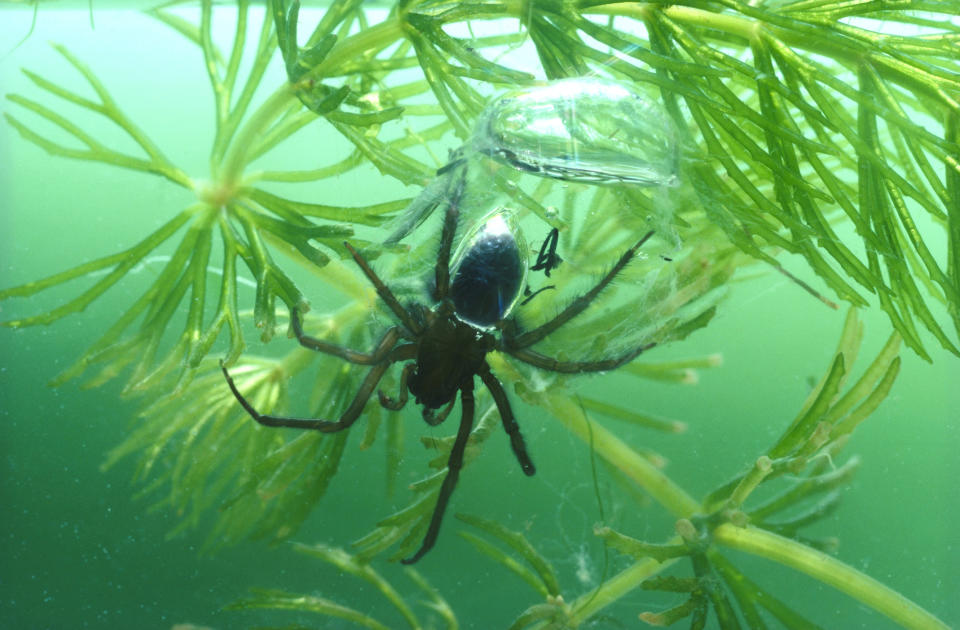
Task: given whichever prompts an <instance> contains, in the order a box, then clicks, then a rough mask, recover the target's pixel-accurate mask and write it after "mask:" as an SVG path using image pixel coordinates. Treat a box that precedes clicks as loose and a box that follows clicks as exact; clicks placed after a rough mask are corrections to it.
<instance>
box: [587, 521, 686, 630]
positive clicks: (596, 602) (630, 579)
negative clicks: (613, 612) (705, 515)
mask: <svg viewBox="0 0 960 630" xmlns="http://www.w3.org/2000/svg"><path fill="white" fill-rule="evenodd" d="M679 541H680V537H679V536H677V537H676V538H675V539H674V540H673V541H672V542H679ZM677 560H678V558H673V559H670V560H667V561H666V562H657V561H656V560H654V559H652V558H648V559H646V560H641V561H639V562H635V563H633V564H631V565H630V566H629V567H627V568H626V569H624V570H623V571H621V572H620V573H618V574H616V575H615V576H613V577H612V578H610V579H609V580H606V581H605V582H603V584H601V585H600V586H599V587H597V588H596V589H594V590H592V591H589V592H587V593H584V594H583V595H581V596H580V597H578V598H577V599H576V601H574V602H573V603H572V604H571V605H570V608H571V610H572V612H571V614H570V618H569V620H568V621H569V627H571V628H576V627H578V626H579V625H580V624H581V623H584V622H585V621H586V620H587V619H589V618H590V617H592V616H593V615H595V614H596V613H598V612H600V611H601V610H603V609H604V608H606V607H607V606H609V605H610V604H612V603H614V602H615V601H617V600H619V599H620V598H621V597H623V596H624V595H627V594H628V593H630V592H631V591H633V590H634V589H635V588H637V587H638V586H639V585H640V583H641V582H643V581H644V580H646V579H648V578H650V577H651V576H653V575H656V574H657V573H659V572H660V571H662V570H664V569H666V568H667V567H669V566H670V565H672V564H673V563H674V562H676V561H677Z"/></svg>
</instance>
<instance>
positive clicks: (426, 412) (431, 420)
mask: <svg viewBox="0 0 960 630" xmlns="http://www.w3.org/2000/svg"><path fill="white" fill-rule="evenodd" d="M455 402H457V398H456V397H454V398H453V400H451V401H450V404H448V405H447V406H446V407H444V408H443V411H441V412H440V413H438V414H436V415H434V413H433V409H428V408H426V407H424V408H423V421H424V422H426V423H427V424H429V425H430V426H431V427H435V426H437V425H438V424H440V423H442V422H443V421H444V420H446V419H447V416H449V415H450V411H451V410H452V409H453V404H454V403H455Z"/></svg>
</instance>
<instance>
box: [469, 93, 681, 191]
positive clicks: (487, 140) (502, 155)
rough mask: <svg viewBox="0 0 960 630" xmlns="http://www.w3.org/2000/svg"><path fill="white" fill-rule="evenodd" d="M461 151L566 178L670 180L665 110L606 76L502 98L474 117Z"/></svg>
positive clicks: (673, 168)
mask: <svg viewBox="0 0 960 630" xmlns="http://www.w3.org/2000/svg"><path fill="white" fill-rule="evenodd" d="M468 150H470V151H476V152H479V153H483V154H486V155H489V156H491V157H493V158H494V159H497V160H499V161H501V162H504V163H506V164H509V165H510V166H513V167H514V168H517V169H520V170H524V171H528V172H531V173H534V174H536V175H541V176H544V177H553V178H556V179H563V180H567V181H577V182H589V183H600V184H602V183H616V182H630V183H634V184H639V185H641V186H673V185H675V184H676V183H677V142H676V134H675V132H674V128H673V126H672V124H671V123H670V120H669V118H668V116H667V114H666V112H665V111H664V110H663V108H662V107H661V106H660V105H659V104H658V103H657V102H655V101H652V100H650V99H648V98H646V97H644V96H643V95H641V94H640V93H639V92H637V91H635V90H633V89H632V88H631V87H630V86H629V85H625V84H622V83H618V82H615V81H610V80H607V79H599V78H575V79H562V80H559V81H553V82H551V83H548V84H546V85H542V86H534V87H527V88H522V89H519V90H514V91H511V92H508V93H506V94H504V95H503V96H501V97H500V98H498V99H497V100H495V101H494V102H492V103H491V104H490V105H489V106H487V108H486V109H484V111H483V113H482V114H481V115H480V117H479V118H478V120H477V122H476V124H475V126H474V132H473V137H472V139H471V140H470V142H469V143H468Z"/></svg>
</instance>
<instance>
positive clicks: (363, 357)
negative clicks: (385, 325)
mask: <svg viewBox="0 0 960 630" xmlns="http://www.w3.org/2000/svg"><path fill="white" fill-rule="evenodd" d="M290 326H291V327H292V328H293V334H294V335H296V336H297V341H299V342H300V345H301V346H303V347H304V348H308V349H310V350H316V351H317V352H323V353H324V354H332V355H333V356H335V357H340V358H341V359H343V360H344V361H349V362H350V363H357V364H360V365H374V364H376V363H380V362H381V361H383V360H384V358H386V356H387V354H388V353H389V352H390V350H392V349H393V346H394V345H396V343H397V340H399V339H400V328H399V327H398V326H393V327H391V328H390V329H389V330H387V332H386V333H385V334H384V335H383V337H382V338H381V339H380V342H379V343H378V344H377V347H376V348H375V349H374V351H373V352H357V351H356V350H351V349H350V348H344V347H343V346H338V345H335V344H332V343H327V342H326V341H323V340H322V339H317V338H316V337H311V336H310V335H307V334H305V333H304V332H303V324H302V323H301V321H300V311H299V310H297V309H295V308H293V309H290Z"/></svg>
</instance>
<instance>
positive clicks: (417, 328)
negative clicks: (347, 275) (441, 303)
mask: <svg viewBox="0 0 960 630" xmlns="http://www.w3.org/2000/svg"><path fill="white" fill-rule="evenodd" d="M343 245H344V247H346V248H347V251H349V252H350V255H351V256H353V260H354V262H356V263H357V266H359V267H360V270H361V271H363V275H365V276H366V277H367V280H369V281H370V284H372V285H373V286H374V288H375V289H376V290H377V295H379V296H380V299H381V300H383V301H384V303H385V304H386V305H387V307H389V308H390V310H391V311H393V314H394V315H396V316H397V319H399V320H400V322H401V323H402V324H403V325H404V326H406V327H407V330H409V331H410V332H412V333H413V334H414V335H420V334H421V333H423V326H421V325H420V324H419V323H418V322H417V321H416V320H415V319H414V318H413V317H412V316H411V315H410V313H408V312H407V309H405V308H403V305H401V304H400V301H399V300H397V298H396V296H394V295H393V291H391V290H390V288H389V287H388V286H387V285H385V284H384V283H383V280H381V279H380V276H378V275H377V272H375V271H374V270H373V268H372V267H371V266H370V264H369V263H368V262H367V261H366V259H365V258H364V257H363V256H361V255H360V253H359V252H357V250H355V249H354V248H353V245H351V244H350V243H348V242H346V241H344V242H343Z"/></svg>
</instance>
